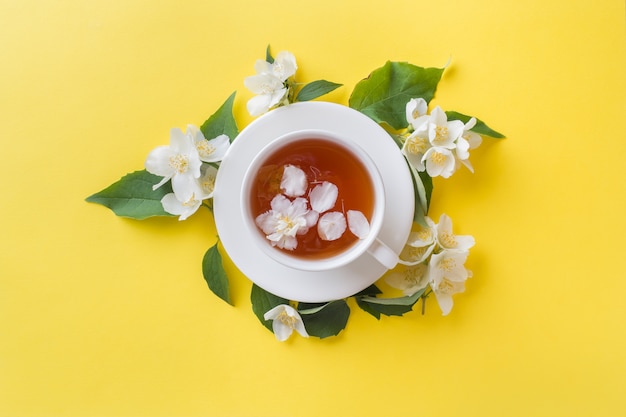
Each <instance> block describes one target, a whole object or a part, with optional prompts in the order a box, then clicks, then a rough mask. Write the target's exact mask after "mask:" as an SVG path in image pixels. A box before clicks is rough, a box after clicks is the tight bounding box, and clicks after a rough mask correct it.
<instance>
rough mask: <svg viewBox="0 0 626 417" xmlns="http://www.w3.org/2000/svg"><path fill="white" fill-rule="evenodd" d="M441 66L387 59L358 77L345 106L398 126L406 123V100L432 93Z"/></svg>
mask: <svg viewBox="0 0 626 417" xmlns="http://www.w3.org/2000/svg"><path fill="white" fill-rule="evenodd" d="M443 70H444V69H443V68H422V67H418V66H415V65H412V64H409V63H406V62H391V61H388V62H387V63H386V64H385V65H384V66H382V67H381V68H378V69H376V70H374V71H373V72H372V73H371V74H370V75H369V77H368V78H366V79H364V80H362V81H359V83H357V85H356V86H355V87H354V91H352V94H351V95H350V100H349V102H348V103H349V106H350V107H352V108H353V109H355V110H358V111H360V112H362V113H364V114H366V115H368V116H369V117H370V118H372V119H374V120H375V121H376V122H378V123H387V124H388V125H389V126H391V127H392V128H394V129H396V130H399V129H404V128H406V127H407V125H408V123H407V120H406V104H407V103H408V102H409V100H411V99H412V98H417V97H421V98H423V99H424V100H426V102H430V100H432V98H433V97H434V96H435V91H436V90H437V84H439V80H441V75H442V74H443Z"/></svg>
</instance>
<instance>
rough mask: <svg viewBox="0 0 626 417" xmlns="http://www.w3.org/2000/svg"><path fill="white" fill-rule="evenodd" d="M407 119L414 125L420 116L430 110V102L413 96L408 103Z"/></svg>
mask: <svg viewBox="0 0 626 417" xmlns="http://www.w3.org/2000/svg"><path fill="white" fill-rule="evenodd" d="M405 111H406V121H407V123H408V124H410V125H412V124H413V123H414V122H415V121H416V120H417V119H418V118H419V117H420V116H423V115H425V114H426V112H427V111H428V103H426V100H424V99H423V98H412V99H411V100H409V102H408V103H407V104H406V109H405Z"/></svg>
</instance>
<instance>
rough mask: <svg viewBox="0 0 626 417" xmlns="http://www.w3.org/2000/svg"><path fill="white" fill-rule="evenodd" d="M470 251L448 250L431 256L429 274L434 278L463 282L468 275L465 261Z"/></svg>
mask: <svg viewBox="0 0 626 417" xmlns="http://www.w3.org/2000/svg"><path fill="white" fill-rule="evenodd" d="M468 255H469V252H467V251H457V250H446V249H444V250H443V251H441V252H439V253H436V254H434V255H432V256H431V258H430V262H429V264H428V267H429V275H430V277H431V279H432V280H435V281H436V280H438V279H444V278H445V279H446V280H449V281H455V282H461V281H465V280H466V279H467V277H468V272H467V269H465V266H464V264H465V261H466V260H467V256H468Z"/></svg>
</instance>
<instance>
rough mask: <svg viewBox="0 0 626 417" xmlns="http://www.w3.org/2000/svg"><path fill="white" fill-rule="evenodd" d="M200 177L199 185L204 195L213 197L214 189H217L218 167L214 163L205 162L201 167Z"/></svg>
mask: <svg viewBox="0 0 626 417" xmlns="http://www.w3.org/2000/svg"><path fill="white" fill-rule="evenodd" d="M200 173H201V175H200V178H198V185H199V186H200V189H201V190H202V192H203V193H204V197H203V198H202V199H203V200H204V199H207V198H211V197H213V191H214V190H215V178H216V177H217V168H215V167H214V166H212V165H208V164H205V165H203V166H202V168H201V169H200Z"/></svg>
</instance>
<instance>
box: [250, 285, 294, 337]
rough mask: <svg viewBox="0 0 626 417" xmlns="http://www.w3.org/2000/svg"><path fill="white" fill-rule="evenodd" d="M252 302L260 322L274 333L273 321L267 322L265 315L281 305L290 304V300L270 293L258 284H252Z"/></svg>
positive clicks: (253, 309)
mask: <svg viewBox="0 0 626 417" xmlns="http://www.w3.org/2000/svg"><path fill="white" fill-rule="evenodd" d="M250 301H252V311H253V312H254V314H255V315H256V316H257V318H258V319H259V321H260V322H261V323H262V324H263V325H264V326H265V327H267V328H268V329H269V330H270V331H272V321H271V320H265V318H263V316H264V315H265V313H267V312H268V311H270V310H271V309H273V308H274V307H276V306H279V305H281V304H289V300H287V299H285V298H281V297H279V296H277V295H274V294H272V293H269V292H267V291H265V290H264V289H263V288H261V287H259V286H258V285H256V284H252V291H251V292H250ZM272 332H273V331H272Z"/></svg>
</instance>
